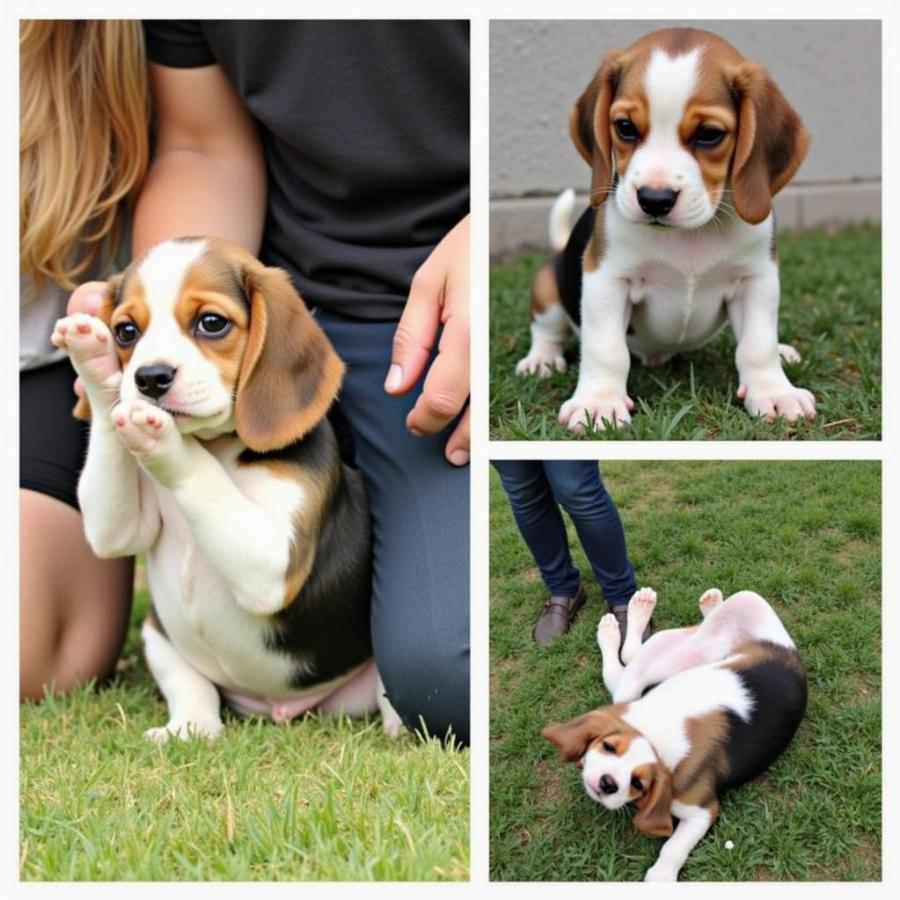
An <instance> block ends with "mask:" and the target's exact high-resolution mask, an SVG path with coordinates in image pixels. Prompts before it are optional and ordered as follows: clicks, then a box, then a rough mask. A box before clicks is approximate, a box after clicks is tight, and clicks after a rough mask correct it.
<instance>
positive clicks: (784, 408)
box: [738, 382, 816, 422]
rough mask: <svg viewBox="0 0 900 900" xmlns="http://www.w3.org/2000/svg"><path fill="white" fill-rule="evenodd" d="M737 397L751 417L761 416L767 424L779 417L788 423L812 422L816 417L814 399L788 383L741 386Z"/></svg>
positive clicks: (804, 391)
mask: <svg viewBox="0 0 900 900" xmlns="http://www.w3.org/2000/svg"><path fill="white" fill-rule="evenodd" d="M738 397H739V398H740V399H742V400H743V401H744V407H745V408H746V410H747V412H748V413H750V415H751V416H754V417H756V416H762V418H764V419H765V420H766V421H767V422H774V421H775V420H776V419H777V418H778V417H779V416H781V417H783V418H785V419H787V421H788V422H794V421H796V420H797V419H808V420H810V421H812V420H813V419H815V417H816V398H815V397H814V396H813V395H812V394H811V393H810V392H809V391H807V390H805V389H804V388H798V387H794V385H792V384H791V383H790V382H787V383H786V384H782V385H778V386H777V387H768V386H762V387H754V386H753V385H741V387H740V389H739V390H738Z"/></svg>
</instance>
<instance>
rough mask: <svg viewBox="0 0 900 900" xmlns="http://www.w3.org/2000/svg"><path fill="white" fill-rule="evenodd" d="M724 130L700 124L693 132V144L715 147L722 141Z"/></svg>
mask: <svg viewBox="0 0 900 900" xmlns="http://www.w3.org/2000/svg"><path fill="white" fill-rule="evenodd" d="M724 137H725V132H724V131H722V129H721V128H714V127H713V126H712V125H701V126H700V127H699V128H698V129H697V130H696V131H695V132H694V144H695V145H696V146H698V147H716V146H718V145H719V144H721V143H722V140H723V139H724Z"/></svg>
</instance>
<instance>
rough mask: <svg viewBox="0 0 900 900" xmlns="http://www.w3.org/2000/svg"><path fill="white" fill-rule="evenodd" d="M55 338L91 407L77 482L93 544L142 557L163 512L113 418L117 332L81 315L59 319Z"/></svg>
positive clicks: (102, 550) (107, 553)
mask: <svg viewBox="0 0 900 900" xmlns="http://www.w3.org/2000/svg"><path fill="white" fill-rule="evenodd" d="M50 340H51V341H52V342H53V344H54V345H55V346H57V347H61V348H63V349H65V350H66V351H67V352H68V354H69V359H70V360H71V362H72V366H73V368H74V369H75V371H76V372H77V373H78V376H79V377H80V378H81V382H82V384H83V385H84V389H85V394H86V395H87V399H88V403H89V404H90V407H91V432H90V437H89V439H88V452H87V459H86V460H85V464H84V469H83V470H82V472H81V477H80V479H79V481H78V502H79V504H80V505H81V513H82V519H83V522H84V531H85V535H86V537H87V540H88V543H89V544H90V545H91V548H92V549H93V551H94V553H96V554H97V556H100V557H113V556H133V555H134V554H136V553H141V552H143V551H144V550H146V549H147V548H148V547H150V545H151V544H152V543H153V541H154V540H155V539H156V535H157V534H158V532H159V525H160V522H159V511H158V508H157V504H156V499H155V497H154V496H153V493H152V491H150V490H148V487H149V485H147V484H146V483H144V484H142V483H141V476H140V470H139V469H138V466H137V463H136V462H135V460H134V457H133V456H132V455H131V453H129V452H128V450H127V448H126V447H125V446H124V445H123V444H122V442H121V441H120V440H119V439H118V437H117V435H116V428H115V426H114V425H113V423H112V420H111V419H110V417H109V413H108V410H109V409H110V408H111V407H112V406H113V405H114V404H115V402H116V400H117V399H118V396H119V384H120V382H121V380H122V372H121V369H120V367H119V358H118V356H117V355H116V351H115V347H114V344H113V337H112V334H111V333H110V330H109V328H107V326H106V323H105V322H103V321H102V320H101V319H98V318H96V317H95V316H89V315H86V314H84V313H78V314H76V315H74V316H66V317H65V318H62V319H60V320H59V321H58V322H57V323H56V327H55V328H54V330H53V334H52V335H51V338H50Z"/></svg>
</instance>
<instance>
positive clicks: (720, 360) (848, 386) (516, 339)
mask: <svg viewBox="0 0 900 900" xmlns="http://www.w3.org/2000/svg"><path fill="white" fill-rule="evenodd" d="M778 246H779V255H780V259H781V280H782V300H781V314H780V324H779V334H780V335H781V338H782V340H784V341H785V342H787V343H789V344H793V345H794V346H795V347H796V348H797V349H798V350H799V351H800V353H801V355H802V356H803V360H802V362H800V363H798V364H797V365H790V366H786V371H787V373H788V376H789V377H790V378H791V380H792V381H793V382H794V383H795V384H798V385H800V386H801V387H806V388H808V389H809V390H811V391H812V392H813V393H814V394H815V395H816V399H817V400H818V412H819V415H818V418H817V419H816V420H815V422H802V423H793V424H789V423H787V422H785V421H784V420H780V421H777V422H775V423H773V424H767V423H766V422H763V421H759V420H753V419H751V418H750V417H749V416H748V415H747V414H746V412H745V411H744V407H743V404H742V403H740V401H738V400H737V399H736V392H737V388H738V384H737V372H736V370H735V368H734V346H735V345H734V337H733V336H732V334H731V331H730V330H729V329H726V330H725V331H724V332H723V333H722V334H720V335H719V336H718V337H717V338H716V339H715V340H713V341H712V342H711V343H709V344H707V345H706V346H705V347H703V348H701V349H700V350H697V351H695V352H693V353H687V354H684V355H680V356H677V357H675V358H674V359H673V360H672V361H671V362H669V363H667V364H666V365H664V366H661V367H659V368H655V369H646V368H644V367H643V366H641V365H639V364H638V363H637V362H636V361H634V360H633V361H632V368H631V374H630V375H629V379H628V387H629V394H630V395H631V397H632V398H633V399H634V400H635V402H636V403H637V409H636V413H635V415H634V418H633V421H632V424H631V426H630V427H627V428H622V429H619V430H615V429H613V430H607V431H602V432H601V431H596V430H592V431H591V432H590V433H589V434H588V435H587V437H588V438H600V437H602V438H604V439H611V440H634V439H636V438H644V439H650V440H702V439H706V440H711V439H720V440H747V439H769V440H783V439H810V440H877V439H879V438H880V436H881V230H880V228H877V227H874V226H863V227H853V228H846V229H842V230H840V231H817V232H811V233H808V234H784V235H781V236H780V237H779V241H778ZM543 261H544V257H540V256H527V257H524V258H522V259H521V260H520V261H519V262H518V263H517V264H516V265H513V266H496V267H493V268H492V270H491V437H492V438H495V439H498V440H554V439H555V440H562V439H575V438H576V437H577V436H576V435H573V434H572V433H571V432H569V431H568V430H567V429H566V428H564V427H563V426H561V425H559V424H558V422H557V421H556V417H557V414H558V413H559V407H560V406H561V405H562V403H563V402H564V401H565V400H568V399H569V397H571V396H572V393H573V392H574V390H575V384H576V382H577V378H578V373H577V364H576V365H571V366H570V368H569V371H568V372H566V373H563V374H560V373H555V374H554V375H553V376H552V377H551V378H549V379H547V380H546V381H541V380H539V379H537V378H533V377H529V378H521V377H519V376H517V375H516V374H515V366H516V362H517V361H518V360H519V359H521V358H522V357H523V356H525V354H526V353H527V352H528V346H529V333H528V293H529V288H530V284H531V279H532V276H533V275H534V273H535V271H536V270H537V268H538V267H539V266H540V265H541V264H542V263H543ZM567 356H568V358H569V360H570V362H573V361H576V360H577V343H576V341H575V340H574V339H573V340H572V341H571V342H570V346H569V348H568V353H567Z"/></svg>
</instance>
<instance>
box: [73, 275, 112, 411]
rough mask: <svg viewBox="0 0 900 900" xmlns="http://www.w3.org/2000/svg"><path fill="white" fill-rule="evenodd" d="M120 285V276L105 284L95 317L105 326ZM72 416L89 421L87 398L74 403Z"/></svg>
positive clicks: (81, 398)
mask: <svg viewBox="0 0 900 900" xmlns="http://www.w3.org/2000/svg"><path fill="white" fill-rule="evenodd" d="M121 284H122V276H121V275H113V277H112V278H110V279H109V280H108V281H107V282H106V291H105V293H104V294H103V302H102V303H101V304H100V309H99V310H97V317H98V318H100V319H103V321H104V322H105V323H106V324H107V325H109V321H110V319H111V318H112V311H113V308H114V307H115V298H116V293H117V292H118V290H119V287H120V286H121ZM72 415H73V416H75V418H76V419H81V421H82V422H90V421H91V404H90V403H89V402H88V398H87V397H86V396H83V395H82V396H81V397H79V398H78V399H77V400H76V401H75V406H74V408H73V409H72Z"/></svg>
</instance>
